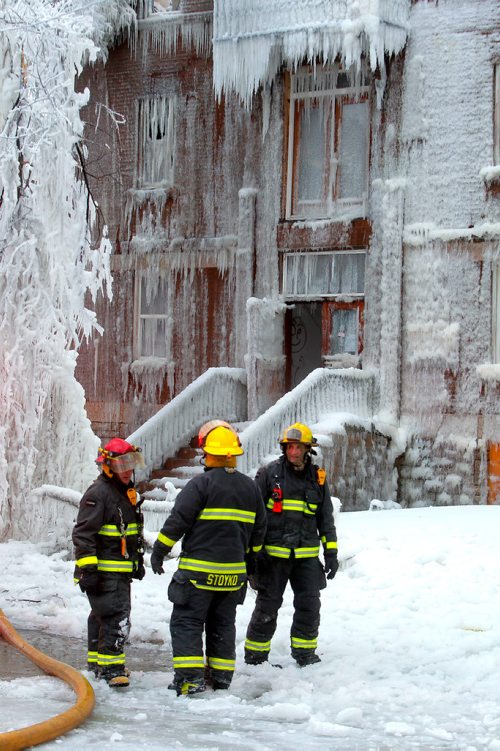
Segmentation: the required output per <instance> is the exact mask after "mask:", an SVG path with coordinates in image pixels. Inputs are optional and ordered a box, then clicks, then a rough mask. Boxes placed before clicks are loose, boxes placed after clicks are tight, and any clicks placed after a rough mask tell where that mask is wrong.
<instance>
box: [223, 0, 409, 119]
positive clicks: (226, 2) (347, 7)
mask: <svg viewBox="0 0 500 751" xmlns="http://www.w3.org/2000/svg"><path fill="white" fill-rule="evenodd" d="M409 10H410V0H392V2H388V0H384V2H380V3H379V2H378V0H358V2H347V0H315V2H304V3H300V4H298V3H295V4H290V3H283V2H282V0H265V2H264V0H245V3H242V2H241V0H215V2H214V53H213V54H214V87H215V92H216V95H217V97H220V96H221V95H222V93H223V92H224V91H230V90H234V91H236V92H237V93H238V94H239V96H240V97H241V99H242V101H243V102H244V104H245V105H246V106H249V105H250V102H251V100H252V97H253V95H254V93H255V92H256V91H257V90H258V89H259V87H260V86H262V85H270V84H271V82H272V80H273V78H274V76H275V75H276V73H277V71H278V70H279V69H280V67H281V66H282V64H283V63H285V64H286V65H288V67H290V68H291V69H296V68H297V66H298V65H299V64H300V63H301V62H302V61H303V60H307V61H309V62H311V63H313V62H314V61H315V60H316V59H317V58H320V59H322V60H323V61H324V62H327V61H330V62H333V61H334V60H335V59H336V58H337V57H340V58H341V60H342V61H343V62H344V64H345V65H346V66H347V67H348V68H349V67H351V66H352V65H354V66H356V67H358V68H359V67H360V64H361V59H362V58H363V57H366V58H367V59H368V60H369V64H370V67H371V69H372V70H374V69H375V68H376V67H377V66H380V67H381V68H382V67H383V66H384V64H385V55H386V54H387V55H389V56H390V55H393V54H397V53H398V52H399V51H400V50H401V49H402V48H403V46H404V45H405V43H406V37H407V31H408V18H409Z"/></svg>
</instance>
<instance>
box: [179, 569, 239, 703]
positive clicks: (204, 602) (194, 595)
mask: <svg viewBox="0 0 500 751" xmlns="http://www.w3.org/2000/svg"><path fill="white" fill-rule="evenodd" d="M179 573H180V572H176V574H174V577H173V579H172V582H171V584H170V586H169V591H168V594H169V599H170V601H171V602H173V604H174V607H173V609H172V615H171V618H170V636H171V640H172V652H173V657H174V671H175V677H174V681H175V682H178V683H184V682H188V683H197V684H202V683H203V681H204V677H205V666H206V668H207V673H208V674H209V675H210V678H211V679H212V681H213V685H214V687H216V686H218V687H221V688H222V687H227V686H229V685H230V683H231V680H232V677H233V673H234V668H235V663H236V649H235V642H236V606H237V605H238V604H239V603H240V602H242V599H243V597H244V594H245V591H246V586H245V585H244V587H243V588H242V589H243V591H242V590H238V591H235V592H230V591H224V590H219V591H213V590H207V589H197V588H196V587H195V586H194V585H193V584H191V582H190V581H182V574H180V576H179ZM179 579H181V581H179ZM203 631H205V659H204V656H203Z"/></svg>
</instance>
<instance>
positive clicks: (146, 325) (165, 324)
mask: <svg viewBox="0 0 500 751" xmlns="http://www.w3.org/2000/svg"><path fill="white" fill-rule="evenodd" d="M138 293H139V294H138V306H137V309H138V311H139V314H138V327H137V339H136V341H137V347H136V359H139V358H140V357H160V358H170V352H171V338H172V319H171V316H170V315H169V313H168V311H169V308H170V305H169V285H168V282H167V279H166V278H165V277H161V276H160V277H159V276H157V275H151V276H148V277H146V276H140V277H139V281H138Z"/></svg>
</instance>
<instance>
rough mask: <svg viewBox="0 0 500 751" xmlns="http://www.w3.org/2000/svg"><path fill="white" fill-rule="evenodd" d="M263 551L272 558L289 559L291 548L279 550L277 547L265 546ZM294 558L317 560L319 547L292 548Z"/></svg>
mask: <svg viewBox="0 0 500 751" xmlns="http://www.w3.org/2000/svg"><path fill="white" fill-rule="evenodd" d="M265 551H266V553H268V555H270V556H272V557H273V558H290V554H291V552H292V549H291V548H280V547H278V546H277V545H266V546H265ZM293 552H294V554H295V558H317V557H318V555H319V545H315V546H314V547H311V548H294V549H293Z"/></svg>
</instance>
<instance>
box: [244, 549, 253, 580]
mask: <svg viewBox="0 0 500 751" xmlns="http://www.w3.org/2000/svg"><path fill="white" fill-rule="evenodd" d="M245 566H246V569H247V575H248V577H249V578H250V576H253V574H255V553H254V552H253V551H251V550H249V551H248V553H247V554H246V555H245Z"/></svg>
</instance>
